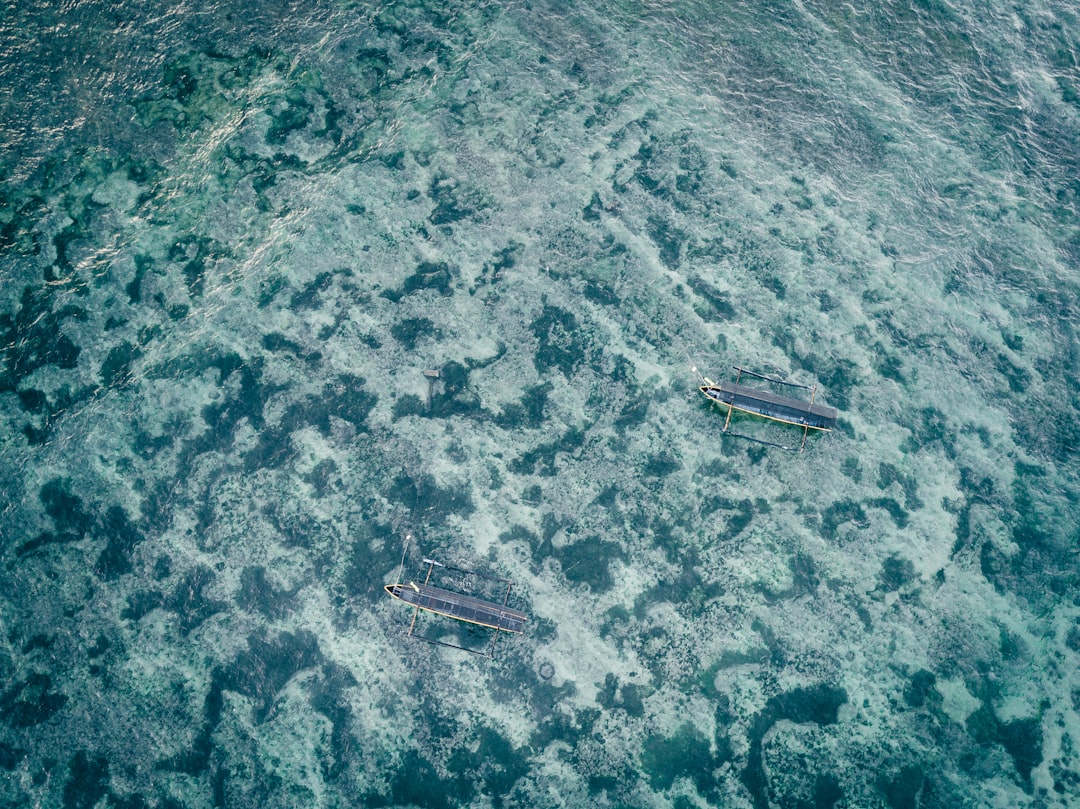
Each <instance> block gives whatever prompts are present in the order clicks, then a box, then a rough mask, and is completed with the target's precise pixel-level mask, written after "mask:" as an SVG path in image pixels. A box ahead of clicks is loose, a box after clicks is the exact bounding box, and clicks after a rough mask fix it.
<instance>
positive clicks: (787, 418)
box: [701, 382, 836, 430]
mask: <svg viewBox="0 0 1080 809" xmlns="http://www.w3.org/2000/svg"><path fill="white" fill-rule="evenodd" d="M701 392H702V393H704V394H705V395H706V396H708V397H709V398H710V399H713V400H715V401H717V402H721V403H723V404H726V405H730V406H731V407H733V408H735V409H736V410H742V411H745V412H747V413H753V414H755V415H758V416H764V417H765V418H769V419H774V420H775V421H782V422H786V423H788V424H797V425H798V426H800V427H810V428H812V429H815V430H831V429H832V428H833V427H834V426H835V425H836V408H834V407H826V406H825V405H819V404H813V403H812V402H808V401H805V400H803V399H795V398H792V397H790V396H782V395H780V394H778V393H773V392H771V391H767V390H762V389H760V388H753V387H750V386H748V385H739V384H737V383H735V382H721V383H720V384H719V385H702V386H701Z"/></svg>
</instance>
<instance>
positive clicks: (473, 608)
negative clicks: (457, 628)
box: [383, 559, 529, 657]
mask: <svg viewBox="0 0 1080 809" xmlns="http://www.w3.org/2000/svg"><path fill="white" fill-rule="evenodd" d="M424 564H426V565H428V571H427V576H425V578H424V581H423V583H422V584H421V583H417V582H415V581H410V582H408V583H407V584H387V585H385V587H384V588H383V589H385V590H386V592H387V593H389V594H390V595H391V596H392V597H394V598H396V599H398V600H399V601H404V602H405V603H406V604H409V605H410V606H412V607H415V610H414V611H413V617H412V621H411V622H410V624H409V631H408V632H406V633H405V634H406V635H408V636H409V637H413V638H418V639H420V640H422V641H426V642H427V643H433V644H435V645H437V646H449V647H451V648H454V649H461V650H463V651H466V652H472V653H473V654H483V653H482V652H477V651H476V650H475V649H470V648H468V647H466V646H459V645H457V644H453V643H445V642H443V641H439V640H432V639H431V638H425V637H424V636H423V635H417V634H415V633H414V630H415V629H416V619H417V617H418V616H419V614H420V610H425V611H427V612H431V613H434V614H435V615H442V616H445V617H447V618H453V619H454V620H456V621H463V622H465V623H467V624H473V625H474V626H478V627H482V628H483V629H491V630H494V635H493V636H492V639H491V646H490V647H489V649H488V653H487V654H486V655H485V656H486V657H492V656H493V655H494V651H495V641H496V640H497V639H498V637H499V632H511V633H514V634H521V633H522V632H524V631H525V622H526V621H528V620H529V616H527V615H526V614H525V613H523V612H521V611H519V610H515V609H511V608H510V607H508V606H506V603H507V601H508V600H509V598H510V588H511V587H513V582H511V581H510V580H509V579H498V578H494V577H490V576H484V577H483V578H488V579H491V580H493V581H497V582H500V583H502V584H505V585H506V592H505V593H503V597H502V603H498V602H495V601H488V600H486V599H482V598H476V597H474V596H470V595H465V594H464V593H456V592H454V591H453V590H446V589H444V588H442V587H436V586H435V585H433V584H430V581H431V573H432V571H433V570H434V569H435V567H436V566H438V567H440V568H445V569H447V570H456V571H458V572H460V573H465V574H467V575H475V576H480V575H482V574H479V573H477V572H476V571H473V570H463V569H462V568H454V567H446V565H442V564H439V563H438V562H436V561H435V560H434V559H425V560H424Z"/></svg>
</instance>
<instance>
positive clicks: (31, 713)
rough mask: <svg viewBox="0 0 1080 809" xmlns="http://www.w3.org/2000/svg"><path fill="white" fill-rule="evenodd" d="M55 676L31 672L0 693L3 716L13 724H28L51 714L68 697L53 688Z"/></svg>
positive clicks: (38, 722) (47, 717)
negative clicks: (53, 677)
mask: <svg viewBox="0 0 1080 809" xmlns="http://www.w3.org/2000/svg"><path fill="white" fill-rule="evenodd" d="M52 687H53V685H52V678H51V677H50V676H49V675H48V674H43V673H41V672H36V671H35V672H31V673H30V674H28V675H27V676H26V677H25V678H24V679H23V680H22V681H20V682H16V683H14V684H12V685H11V686H9V687H8V689H7V690H6V691H4V693H3V694H2V695H0V718H2V719H3V720H4V721H5V722H7V723H8V725H10V726H11V727H12V728H16V729H19V728H29V727H33V726H34V725H40V724H41V723H42V722H45V721H46V720H48V719H50V718H52V716H53V715H55V714H56V712H57V711H59V710H60V709H61V708H63V707H64V704H65V703H66V702H67V700H68V698H67V696H65V695H64V694H60V693H57V692H55V691H53V690H52Z"/></svg>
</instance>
